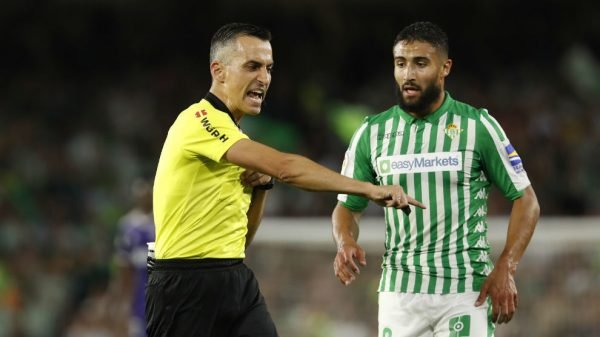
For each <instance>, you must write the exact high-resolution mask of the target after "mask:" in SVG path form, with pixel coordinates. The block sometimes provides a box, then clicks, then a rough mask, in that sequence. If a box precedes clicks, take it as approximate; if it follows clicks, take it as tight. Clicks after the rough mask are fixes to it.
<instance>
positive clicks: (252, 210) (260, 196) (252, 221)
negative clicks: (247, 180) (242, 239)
mask: <svg viewBox="0 0 600 337" xmlns="http://www.w3.org/2000/svg"><path fill="white" fill-rule="evenodd" d="M267 193H268V191H265V190H260V189H256V188H255V189H254V191H253V192H252V201H251V202H250V207H249V208H248V212H247V213H246V215H247V217H248V232H247V233H246V248H248V246H250V244H251V243H252V240H253V239H254V235H255V234H256V231H257V230H258V227H259V226H260V222H261V220H262V216H263V212H264V210H265V201H266V198H267Z"/></svg>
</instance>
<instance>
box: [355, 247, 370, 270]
mask: <svg viewBox="0 0 600 337" xmlns="http://www.w3.org/2000/svg"><path fill="white" fill-rule="evenodd" d="M356 258H357V259H358V262H359V263H360V264H361V265H363V266H366V265H367V254H366V253H365V251H364V249H359V250H358V251H357V252H356Z"/></svg>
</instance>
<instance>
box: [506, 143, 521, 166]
mask: <svg viewBox="0 0 600 337" xmlns="http://www.w3.org/2000/svg"><path fill="white" fill-rule="evenodd" d="M504 149H505V150H506V154H508V160H509V161H510V165H512V167H513V169H514V170H515V172H517V173H521V172H523V171H524V169H523V161H521V157H519V154H518V153H517V150H515V148H514V147H513V146H512V144H508V145H506V147H505V148H504Z"/></svg>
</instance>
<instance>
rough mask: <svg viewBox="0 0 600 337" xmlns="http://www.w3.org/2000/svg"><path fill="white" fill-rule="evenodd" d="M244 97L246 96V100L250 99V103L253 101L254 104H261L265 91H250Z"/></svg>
mask: <svg viewBox="0 0 600 337" xmlns="http://www.w3.org/2000/svg"><path fill="white" fill-rule="evenodd" d="M246 96H248V98H250V100H251V101H253V102H254V103H256V104H259V105H260V104H262V102H263V99H264V97H265V91H264V90H262V89H254V90H250V91H248V92H247V93H246Z"/></svg>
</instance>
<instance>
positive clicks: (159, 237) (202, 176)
mask: <svg viewBox="0 0 600 337" xmlns="http://www.w3.org/2000/svg"><path fill="white" fill-rule="evenodd" d="M242 138H248V137H247V136H246V135H244V134H243V133H242V132H241V130H240V129H239V127H238V126H237V125H236V123H235V122H234V120H233V117H232V115H231V113H230V112H229V110H228V109H227V107H226V106H225V104H224V103H223V102H221V101H220V100H219V99H218V98H217V97H216V96H214V95H212V94H211V93H208V94H207V96H206V97H205V98H204V99H203V100H201V101H200V102H199V103H196V104H193V105H192V106H190V107H189V108H187V109H186V110H184V111H183V112H181V113H180V114H179V116H178V117H177V120H176V121H175V123H173V125H172V126H171V128H170V129H169V134H168V135H167V139H166V140H165V144H164V145H163V149H162V152H161V155H160V160H159V162H158V169H157V171H156V177H155V180H154V196H153V198H154V221H155V223H156V243H155V246H154V250H155V251H154V254H155V257H156V258H157V259H174V258H243V257H244V246H245V241H246V232H247V224H248V218H247V216H246V212H247V211H248V207H249V205H250V198H251V193H252V189H251V188H245V187H244V186H243V185H242V184H241V182H240V174H241V173H242V172H243V171H244V168H242V167H239V166H236V165H234V164H231V163H229V162H227V161H225V160H224V159H223V155H224V154H225V152H227V150H228V149H229V148H230V147H231V146H232V145H233V144H235V143H236V142H237V141H238V140H240V139H242Z"/></svg>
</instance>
